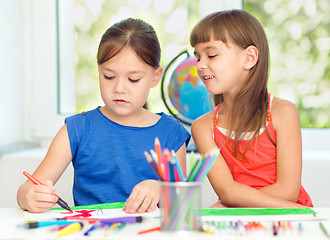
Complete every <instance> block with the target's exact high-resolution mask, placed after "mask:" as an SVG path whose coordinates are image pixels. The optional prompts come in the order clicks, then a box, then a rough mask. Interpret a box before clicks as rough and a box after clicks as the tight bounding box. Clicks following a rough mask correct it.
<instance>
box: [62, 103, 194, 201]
mask: <svg viewBox="0 0 330 240" xmlns="http://www.w3.org/2000/svg"><path fill="white" fill-rule="evenodd" d="M158 115H160V116H161V118H160V119H159V120H158V122H157V123H156V124H155V125H152V126H149V127H130V126H123V125H120V124H117V123H115V122H113V121H111V120H110V119H109V118H107V117H106V116H104V115H103V114H102V113H101V111H100V110H99V108H96V109H94V110H92V111H88V112H86V113H84V114H82V113H80V114H77V115H74V116H71V117H68V118H66V119H65V122H66V124H67V129H68V134H69V139H70V146H71V152H72V164H73V167H74V183H73V198H74V203H75V205H76V206H77V205H89V204H98V203H108V202H125V201H126V199H127V198H128V197H129V195H130V193H131V191H132V189H133V187H134V186H135V185H136V184H138V183H139V182H141V181H144V180H146V179H157V176H156V174H155V172H154V171H153V169H152V167H151V165H150V164H149V163H148V162H147V160H146V158H145V155H144V151H148V152H150V150H151V149H155V147H154V141H155V137H158V138H159V141H160V144H161V148H162V149H164V148H165V147H167V148H168V149H169V150H172V149H173V150H174V151H177V150H179V148H180V147H181V146H182V145H183V144H184V143H186V145H188V143H189V140H190V134H189V132H188V131H187V130H186V129H185V128H184V127H183V125H182V124H181V123H180V122H178V121H177V120H176V119H175V118H173V117H171V116H168V115H166V114H164V113H159V114H158Z"/></svg>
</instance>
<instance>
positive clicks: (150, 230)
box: [138, 227, 160, 234]
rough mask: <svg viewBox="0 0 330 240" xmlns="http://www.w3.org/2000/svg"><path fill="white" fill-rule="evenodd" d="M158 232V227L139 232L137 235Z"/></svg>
mask: <svg viewBox="0 0 330 240" xmlns="http://www.w3.org/2000/svg"><path fill="white" fill-rule="evenodd" d="M159 230H160V227H156V228H150V229H147V230H143V231H140V232H138V234H144V233H148V232H153V231H159Z"/></svg>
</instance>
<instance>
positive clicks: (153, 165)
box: [144, 151, 163, 180]
mask: <svg viewBox="0 0 330 240" xmlns="http://www.w3.org/2000/svg"><path fill="white" fill-rule="evenodd" d="M144 155H145V156H146V158H147V161H148V163H150V165H151V167H152V168H153V169H154V171H155V173H156V175H157V177H158V179H159V180H163V178H162V176H161V175H160V174H159V171H158V168H157V166H156V165H155V162H154V161H153V159H152V157H151V156H150V154H149V153H148V152H146V151H145V152H144Z"/></svg>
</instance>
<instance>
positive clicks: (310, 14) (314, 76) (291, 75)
mask: <svg viewBox="0 0 330 240" xmlns="http://www.w3.org/2000/svg"><path fill="white" fill-rule="evenodd" d="M243 3H244V4H243V8H244V10H246V11H248V12H250V13H251V14H253V15H254V16H255V17H257V19H258V20H259V21H260V22H261V24H262V25H263V26H264V28H265V31H266V34H267V37H268V41H269V46H270V58H271V66H270V78H269V91H270V92H272V93H273V94H275V95H277V96H279V97H282V98H285V99H288V100H290V101H292V102H294V103H295V104H296V106H297V107H298V110H299V113H300V120H301V126H302V127H305V128H309V127H313V128H330V61H329V60H330V15H329V13H330V2H329V0H293V1H286V0H276V1H274V0H265V1H258V0H244V1H243Z"/></svg>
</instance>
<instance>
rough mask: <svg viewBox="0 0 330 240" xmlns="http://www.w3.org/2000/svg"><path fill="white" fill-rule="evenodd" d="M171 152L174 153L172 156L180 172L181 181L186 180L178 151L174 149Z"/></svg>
mask: <svg viewBox="0 0 330 240" xmlns="http://www.w3.org/2000/svg"><path fill="white" fill-rule="evenodd" d="M171 154H172V157H173V159H174V162H175V167H176V170H177V171H178V173H179V176H180V180H181V181H184V176H183V173H182V170H181V167H180V164H179V160H178V157H177V156H176V153H175V152H174V150H172V151H171Z"/></svg>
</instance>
